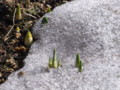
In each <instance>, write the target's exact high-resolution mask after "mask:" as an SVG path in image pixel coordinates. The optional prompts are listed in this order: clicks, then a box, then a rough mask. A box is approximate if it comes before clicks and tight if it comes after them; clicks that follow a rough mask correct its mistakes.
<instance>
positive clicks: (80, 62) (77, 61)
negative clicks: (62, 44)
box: [75, 54, 83, 72]
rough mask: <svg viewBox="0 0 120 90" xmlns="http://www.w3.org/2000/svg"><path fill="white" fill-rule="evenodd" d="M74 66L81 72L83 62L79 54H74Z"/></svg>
mask: <svg viewBox="0 0 120 90" xmlns="http://www.w3.org/2000/svg"><path fill="white" fill-rule="evenodd" d="M75 67H77V68H78V69H79V72H82V69H83V64H82V61H81V60H80V55H79V54H77V55H76V62H75Z"/></svg>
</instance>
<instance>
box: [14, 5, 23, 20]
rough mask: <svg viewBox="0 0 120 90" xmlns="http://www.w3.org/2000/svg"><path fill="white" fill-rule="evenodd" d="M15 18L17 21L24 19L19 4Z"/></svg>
mask: <svg viewBox="0 0 120 90" xmlns="http://www.w3.org/2000/svg"><path fill="white" fill-rule="evenodd" d="M15 18H16V20H21V19H22V12H21V8H20V4H17V8H16V15H15Z"/></svg>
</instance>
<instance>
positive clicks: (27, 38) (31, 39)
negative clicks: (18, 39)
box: [24, 30, 33, 46]
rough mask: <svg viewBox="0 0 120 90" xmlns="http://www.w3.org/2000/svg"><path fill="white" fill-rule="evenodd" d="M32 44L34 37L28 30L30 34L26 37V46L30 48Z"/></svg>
mask: <svg viewBox="0 0 120 90" xmlns="http://www.w3.org/2000/svg"><path fill="white" fill-rule="evenodd" d="M32 43H33V36H32V33H31V32H30V31H29V30H28V32H27V34H26V36H25V41H24V44H25V45H26V46H30V45H31V44H32Z"/></svg>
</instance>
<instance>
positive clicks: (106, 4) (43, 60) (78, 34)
mask: <svg viewBox="0 0 120 90" xmlns="http://www.w3.org/2000/svg"><path fill="white" fill-rule="evenodd" d="M45 16H46V17H48V18H49V22H48V24H44V25H42V24H41V20H42V19H40V20H38V21H37V22H36V24H35V25H34V27H33V34H34V36H35V38H37V41H35V42H34V43H33V44H32V46H31V49H30V52H29V54H28V56H27V57H26V59H25V66H24V67H23V68H22V69H20V70H18V71H16V72H14V73H12V74H11V75H10V76H9V77H8V80H7V81H6V82H5V83H3V84H2V85H0V90H120V0H75V1H71V2H68V3H66V4H64V5H61V6H59V7H56V8H55V9H54V10H53V11H52V12H50V13H48V14H46V15H45ZM54 48H56V50H57V56H58V59H60V60H61V61H62V67H61V68H58V69H50V72H47V71H46V67H47V65H48V59H49V57H51V56H52V53H53V49H54ZM76 53H79V54H80V56H81V60H82V62H83V63H84V66H83V67H84V68H83V71H82V72H78V69H77V68H75V67H74V63H75V57H76ZM20 71H23V72H25V75H24V76H22V77H20V78H18V73H19V72H20Z"/></svg>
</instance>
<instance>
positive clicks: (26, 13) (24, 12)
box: [24, 12, 37, 19]
mask: <svg viewBox="0 0 120 90" xmlns="http://www.w3.org/2000/svg"><path fill="white" fill-rule="evenodd" d="M24 14H25V15H27V16H30V17H32V18H34V19H37V18H36V17H35V16H33V15H31V14H29V13H26V12H24Z"/></svg>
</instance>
